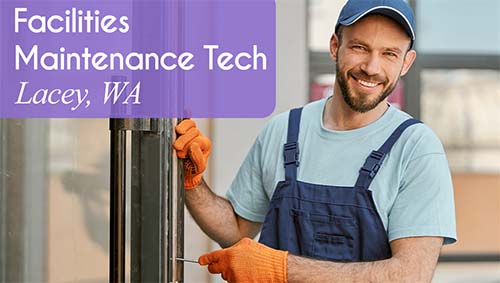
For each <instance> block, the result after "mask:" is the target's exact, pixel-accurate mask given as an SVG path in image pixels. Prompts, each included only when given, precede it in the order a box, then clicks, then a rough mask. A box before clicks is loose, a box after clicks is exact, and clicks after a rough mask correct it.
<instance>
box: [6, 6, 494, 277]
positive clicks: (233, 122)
mask: <svg viewBox="0 0 500 283" xmlns="http://www.w3.org/2000/svg"><path fill="white" fill-rule="evenodd" d="M344 2H345V1H344V0H342V1H341V0H338V1H337V0H336V1H332V0H309V1H307V0H278V1H277V106H276V110H275V112H274V114H276V113H279V112H282V111H285V110H288V109H289V108H291V107H294V106H299V105H303V104H304V103H307V102H308V101H311V100H315V99H318V98H320V97H324V96H326V95H329V94H331V85H332V83H333V81H334V77H333V71H334V63H333V62H332V61H331V60H330V59H329V56H328V53H327V52H328V43H329V39H330V36H331V33H332V31H333V27H334V24H335V20H336V18H337V15H338V13H339V11H340V8H341V7H342V5H343V4H344ZM409 3H410V5H412V6H413V7H414V10H415V12H416V21H417V29H418V30H417V37H418V38H417V41H416V42H417V45H416V49H417V52H418V58H417V61H416V64H415V65H414V67H413V68H412V70H411V72H410V73H409V74H407V75H406V76H405V77H404V78H403V80H402V81H401V82H400V85H399V86H398V89H397V90H396V91H395V93H394V94H393V95H392V96H391V98H390V99H391V102H392V103H393V104H395V105H397V106H398V107H401V108H402V109H404V110H405V111H407V112H409V113H410V114H412V115H414V116H415V117H418V118H420V119H422V120H423V121H424V122H425V123H427V124H428V125H430V126H431V127H432V128H433V129H434V131H435V132H436V133H437V134H438V136H439V137H440V138H441V140H442V141H443V143H444V146H445V150H446V152H447V156H448V161H449V164H450V168H451V170H452V175H453V182H454V187H455V202H456V213H457V229H458V238H459V240H458V242H457V243H456V244H454V245H452V246H447V247H445V248H443V251H442V255H441V257H440V262H439V264H438V268H437V271H436V274H435V277H434V282H443V283H446V282H449V283H451V282H478V283H479V282H500V114H499V113H498V112H499V109H500V1H498V0H474V1H473V0H410V1H409ZM267 120H268V118H267V119H199V120H197V122H198V123H199V124H200V126H201V128H202V130H203V131H204V132H205V133H207V135H208V136H209V137H210V138H211V139H212V141H213V146H214V147H213V151H212V156H211V157H210V164H209V169H208V171H207V173H206V179H207V180H208V182H209V184H211V187H212V188H213V189H214V191H216V192H217V193H218V194H224V193H225V191H226V190H227V188H228V187H229V184H230V183H231V181H232V178H233V176H234V175H235V173H236V170H237V169H238V167H239V165H240V163H241V161H242V160H243V158H244V156H245V154H246V152H247V150H248V149H249V148H250V146H251V144H252V143H253V141H254V139H255V137H256V135H257V133H258V131H259V130H260V129H261V128H262V126H263V125H264V123H265V122H266V121H267ZM109 155H110V153H109V130H108V120H107V119H29V120H28V119H26V120H14V119H8V120H7V119H3V120H0V282H40V281H43V282H107V280H108V247H109V236H108V235H109V171H110V164H109ZM129 164H130V163H129ZM127 183H128V184H130V180H128V181H127ZM127 193H128V194H129V195H130V187H129V188H127ZM129 221H130V220H129ZM129 226H130V225H129ZM129 226H128V227H129ZM184 236H185V243H186V245H185V253H186V255H185V257H186V258H197V257H198V256H199V255H200V254H202V253H204V252H207V251H209V250H213V249H217V248H218V246H217V245H216V244H214V243H213V242H212V241H210V240H209V239H207V237H206V236H205V235H204V234H203V232H201V231H200V230H199V228H197V226H196V225H195V224H194V223H193V221H192V219H191V218H190V216H189V214H188V213H186V226H185V234H184ZM127 248H129V246H127ZM129 261H130V256H129V252H128V253H127V262H129ZM128 274H129V270H127V275H128ZM185 281H186V282H209V281H220V279H219V278H218V276H216V277H211V276H209V275H208V272H207V271H206V268H203V267H199V266H196V265H189V264H186V265H185Z"/></svg>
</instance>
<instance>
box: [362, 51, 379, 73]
mask: <svg viewBox="0 0 500 283" xmlns="http://www.w3.org/2000/svg"><path fill="white" fill-rule="evenodd" d="M361 70H362V71H363V72H365V73H366V74H367V75H368V76H374V75H377V74H379V73H380V56H378V55H377V54H374V53H370V54H369V55H368V56H366V58H365V61H364V62H363V64H361Z"/></svg>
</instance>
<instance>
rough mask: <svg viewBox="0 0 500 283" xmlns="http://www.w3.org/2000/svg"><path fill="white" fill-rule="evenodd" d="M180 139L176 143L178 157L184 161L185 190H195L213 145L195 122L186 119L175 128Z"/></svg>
mask: <svg viewBox="0 0 500 283" xmlns="http://www.w3.org/2000/svg"><path fill="white" fill-rule="evenodd" d="M175 132H176V133H177V135H178V137H177V140H175V142H174V149H175V150H176V151H177V156H178V157H179V158H182V159H184V188H185V189H188V190H189V189H193V188H195V187H196V186H198V184H199V183H200V182H201V178H202V176H203V171H205V168H206V164H207V159H208V155H209V154H210V149H211V146H212V145H211V143H210V140H209V139H208V138H207V137H205V136H204V135H203V134H202V133H201V132H200V130H198V128H196V123H195V122H194V121H193V120H190V119H186V120H183V121H182V122H180V123H179V125H177V126H176V127H175Z"/></svg>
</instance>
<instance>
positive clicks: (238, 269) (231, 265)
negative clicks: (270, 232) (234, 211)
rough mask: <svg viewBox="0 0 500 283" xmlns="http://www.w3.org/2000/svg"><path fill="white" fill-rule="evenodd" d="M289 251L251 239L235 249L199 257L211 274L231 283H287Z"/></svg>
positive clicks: (238, 244) (230, 248)
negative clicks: (270, 246)
mask: <svg viewBox="0 0 500 283" xmlns="http://www.w3.org/2000/svg"><path fill="white" fill-rule="evenodd" d="M287 255H288V252H287V251H281V250H275V249H272V248H269V247H267V246H265V245H263V244H260V243H257V242H256V241H253V240H251V239H249V238H243V239H241V240H240V241H239V242H238V243H236V244H235V245H233V246H231V247H229V248H227V249H223V250H218V251H214V252H211V253H207V254H204V255H202V256H200V258H199V259H198V262H199V263H200V264H201V265H208V271H210V273H214V274H217V273H220V274H221V276H222V278H223V279H224V280H226V281H228V282H230V283H233V282H234V283H238V282H245V283H249V282H259V283H261V282H262V283H264V282H269V283H285V282H286V280H287V278H286V277H287V276H286V260H287Z"/></svg>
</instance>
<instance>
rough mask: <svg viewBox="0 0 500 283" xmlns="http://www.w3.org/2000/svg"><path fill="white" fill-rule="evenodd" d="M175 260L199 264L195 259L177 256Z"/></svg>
mask: <svg viewBox="0 0 500 283" xmlns="http://www.w3.org/2000/svg"><path fill="white" fill-rule="evenodd" d="M175 260H179V261H184V262H189V263H196V264H198V261H197V260H194V259H187V258H181V257H177V258H175Z"/></svg>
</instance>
